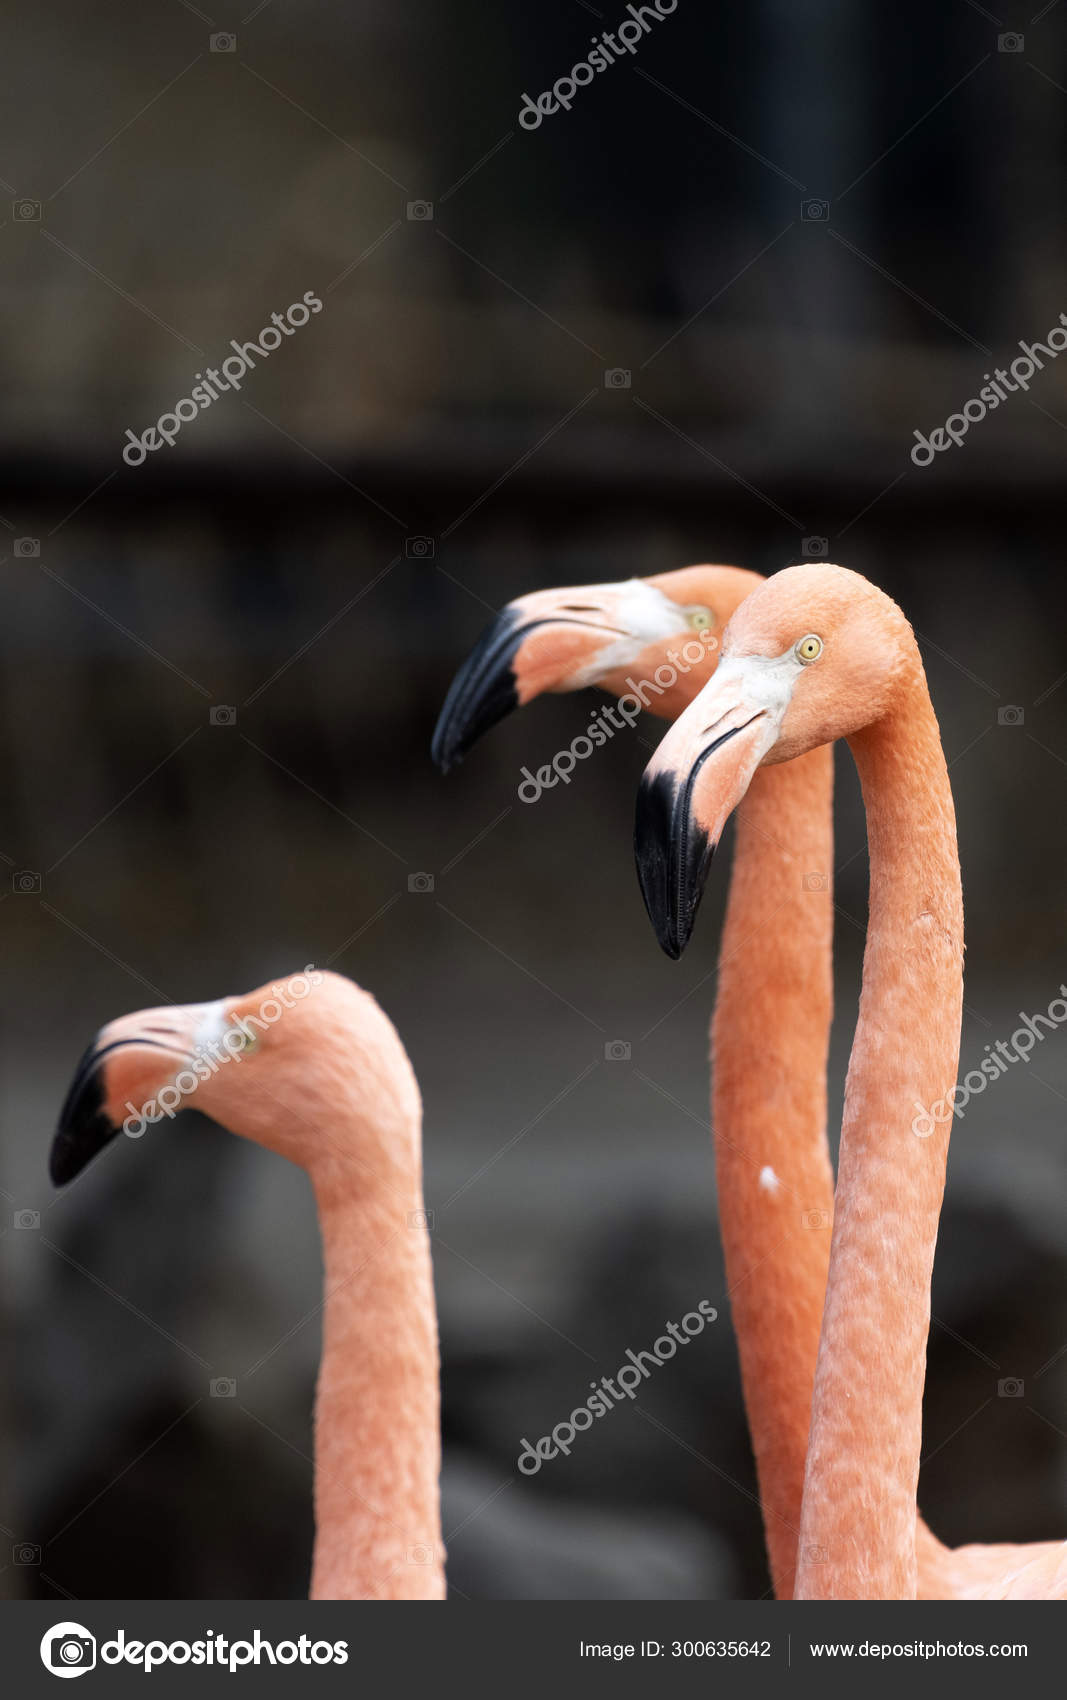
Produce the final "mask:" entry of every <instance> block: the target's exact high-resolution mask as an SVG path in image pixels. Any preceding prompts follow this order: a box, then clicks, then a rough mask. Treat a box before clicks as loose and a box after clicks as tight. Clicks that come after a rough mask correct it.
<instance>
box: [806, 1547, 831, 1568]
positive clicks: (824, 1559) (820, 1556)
mask: <svg viewBox="0 0 1067 1700" xmlns="http://www.w3.org/2000/svg"><path fill="white" fill-rule="evenodd" d="M804 1557H805V1558H806V1559H807V1561H808V1563H809V1564H826V1563H828V1562H829V1558H830V1554H829V1553H828V1552H827V1550H826V1548H825V1547H814V1546H806V1547H805V1548H804Z"/></svg>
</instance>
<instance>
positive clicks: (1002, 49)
mask: <svg viewBox="0 0 1067 1700" xmlns="http://www.w3.org/2000/svg"><path fill="white" fill-rule="evenodd" d="M1025 46H1026V37H1025V36H1024V35H1017V34H1016V32H1015V31H1014V30H1008V31H1007V32H1006V34H1004V35H998V36H997V52H998V53H1021V52H1022V51H1023V49H1024V47H1025Z"/></svg>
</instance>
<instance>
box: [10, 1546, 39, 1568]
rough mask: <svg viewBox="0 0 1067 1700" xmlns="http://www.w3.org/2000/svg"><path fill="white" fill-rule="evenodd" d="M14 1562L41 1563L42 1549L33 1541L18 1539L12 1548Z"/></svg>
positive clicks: (12, 1560)
mask: <svg viewBox="0 0 1067 1700" xmlns="http://www.w3.org/2000/svg"><path fill="white" fill-rule="evenodd" d="M11 1562H12V1564H40V1562H41V1549H40V1547H38V1546H34V1544H33V1542H32V1541H16V1543H15V1545H14V1546H13V1547H12V1548H11Z"/></svg>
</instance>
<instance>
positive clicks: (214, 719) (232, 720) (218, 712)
mask: <svg viewBox="0 0 1067 1700" xmlns="http://www.w3.org/2000/svg"><path fill="white" fill-rule="evenodd" d="M208 722H209V724H210V725H212V726H236V725H237V710H236V709H235V708H234V706H233V703H232V702H217V703H216V704H215V706H214V708H212V709H209V711H208Z"/></svg>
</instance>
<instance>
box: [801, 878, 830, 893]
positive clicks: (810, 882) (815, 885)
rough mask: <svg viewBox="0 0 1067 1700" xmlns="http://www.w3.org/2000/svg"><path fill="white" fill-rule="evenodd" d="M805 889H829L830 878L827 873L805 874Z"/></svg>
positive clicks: (803, 882)
mask: <svg viewBox="0 0 1067 1700" xmlns="http://www.w3.org/2000/svg"><path fill="white" fill-rule="evenodd" d="M802 884H803V886H804V890H805V891H829V889H830V880H829V877H828V875H826V874H805V875H804V879H803V881H802Z"/></svg>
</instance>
